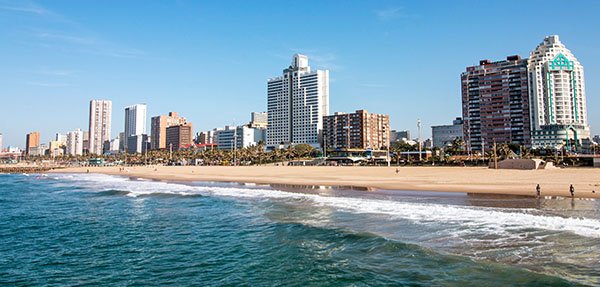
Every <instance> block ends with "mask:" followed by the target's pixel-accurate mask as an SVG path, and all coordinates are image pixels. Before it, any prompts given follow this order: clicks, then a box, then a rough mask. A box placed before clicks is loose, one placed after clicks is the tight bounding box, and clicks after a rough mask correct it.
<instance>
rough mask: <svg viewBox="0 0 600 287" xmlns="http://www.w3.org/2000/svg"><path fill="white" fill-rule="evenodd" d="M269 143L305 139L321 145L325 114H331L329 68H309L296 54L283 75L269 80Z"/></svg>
mask: <svg viewBox="0 0 600 287" xmlns="http://www.w3.org/2000/svg"><path fill="white" fill-rule="evenodd" d="M267 114H268V122H269V124H268V129H267V145H268V146H274V145H279V144H281V143H293V144H300V143H306V144H310V145H312V146H313V147H319V145H320V144H319V141H320V135H321V133H322V130H323V116H326V115H329V71H328V70H317V71H314V72H311V71H310V67H309V66H308V57H306V56H304V55H299V54H295V55H294V57H293V58H292V64H291V65H290V66H289V67H288V68H287V69H285V70H283V76H281V77H277V78H271V79H268V80H267Z"/></svg>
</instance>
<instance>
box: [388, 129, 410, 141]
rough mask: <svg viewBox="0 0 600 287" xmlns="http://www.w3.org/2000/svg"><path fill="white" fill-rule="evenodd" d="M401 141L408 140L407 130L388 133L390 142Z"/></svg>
mask: <svg viewBox="0 0 600 287" xmlns="http://www.w3.org/2000/svg"><path fill="white" fill-rule="evenodd" d="M402 139H406V140H410V131H409V130H403V131H397V130H392V131H390V141H391V142H395V141H400V140H402Z"/></svg>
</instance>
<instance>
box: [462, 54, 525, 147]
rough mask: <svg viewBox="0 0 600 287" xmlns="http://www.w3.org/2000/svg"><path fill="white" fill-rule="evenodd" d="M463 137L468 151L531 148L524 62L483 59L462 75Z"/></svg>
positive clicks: (510, 58) (518, 58) (511, 59)
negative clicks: (498, 145)
mask: <svg viewBox="0 0 600 287" xmlns="http://www.w3.org/2000/svg"><path fill="white" fill-rule="evenodd" d="M461 86H462V114H463V128H464V129H463V137H464V140H465V145H466V148H467V150H468V151H470V150H482V148H483V147H484V146H485V149H486V150H489V149H490V148H492V146H493V145H494V142H496V143H517V144H520V145H523V146H526V147H531V130H530V121H529V119H530V116H529V96H528V85H527V59H521V57H520V56H509V57H507V58H506V60H504V61H497V62H490V61H489V60H482V61H480V62H479V65H478V66H472V67H467V70H466V71H465V72H463V73H462V74H461Z"/></svg>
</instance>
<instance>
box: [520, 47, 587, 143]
mask: <svg viewBox="0 0 600 287" xmlns="http://www.w3.org/2000/svg"><path fill="white" fill-rule="evenodd" d="M528 78H529V96H530V114H531V117H532V119H531V129H532V140H533V147H538V148H543V147H553V148H562V146H563V145H566V147H567V148H568V149H570V150H578V149H579V147H580V146H581V139H584V138H588V139H589V138H590V128H589V126H588V122H587V107H586V103H585V101H586V100H585V80H584V76H583V66H581V64H580V63H579V61H577V59H576V58H575V56H573V54H572V53H571V51H569V49H567V48H566V47H565V45H563V43H561V42H560V40H559V39H558V36H557V35H553V36H548V37H546V38H545V39H544V41H543V42H542V43H541V44H539V45H538V46H537V48H536V49H535V50H534V51H531V54H530V59H529V64H528ZM567 139H568V140H567Z"/></svg>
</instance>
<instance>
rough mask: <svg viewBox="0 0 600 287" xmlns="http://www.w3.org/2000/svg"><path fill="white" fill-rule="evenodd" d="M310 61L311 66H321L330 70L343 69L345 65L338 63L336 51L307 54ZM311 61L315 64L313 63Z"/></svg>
mask: <svg viewBox="0 0 600 287" xmlns="http://www.w3.org/2000/svg"><path fill="white" fill-rule="evenodd" d="M307 56H308V63H309V65H311V66H313V65H314V66H316V67H321V68H324V69H328V70H342V69H343V68H344V67H343V66H342V65H340V64H338V56H337V55H336V54H334V53H322V54H321V53H318V52H313V53H309V54H307ZM311 62H312V63H313V64H311Z"/></svg>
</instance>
